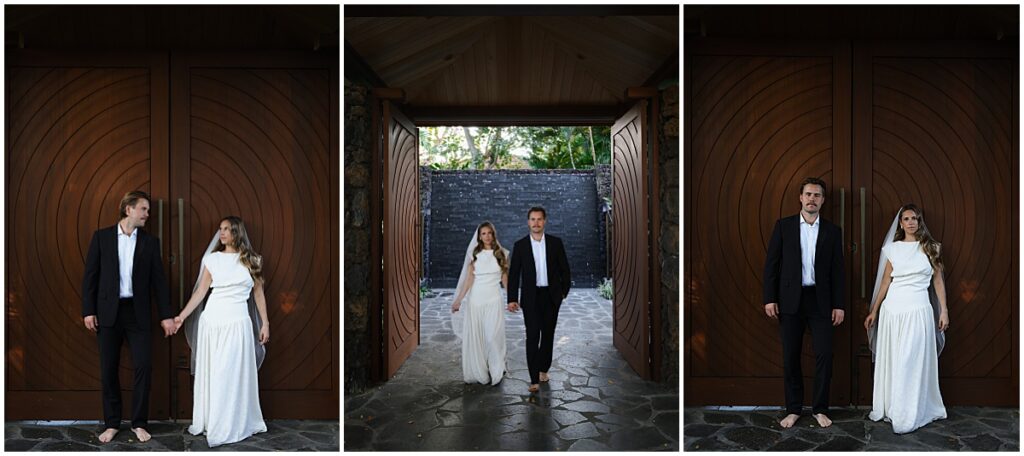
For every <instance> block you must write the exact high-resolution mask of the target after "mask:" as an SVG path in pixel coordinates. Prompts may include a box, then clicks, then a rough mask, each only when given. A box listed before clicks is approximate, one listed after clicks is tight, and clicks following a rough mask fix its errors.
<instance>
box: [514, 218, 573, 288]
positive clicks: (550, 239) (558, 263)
mask: <svg viewBox="0 0 1024 456" xmlns="http://www.w3.org/2000/svg"><path fill="white" fill-rule="evenodd" d="M544 242H545V244H544V253H545V255H546V256H547V258H546V261H547V267H548V289H549V290H551V298H552V299H557V300H558V302H561V301H562V299H564V298H565V296H567V295H568V294H569V288H570V286H571V276H570V275H569V260H568V259H566V257H565V246H564V245H563V244H562V240H561V239H559V238H557V237H554V236H552V235H550V234H547V233H545V234H544ZM520 278H521V279H522V283H520ZM520 287H522V301H520V296H519V289H520ZM536 296H537V265H536V264H534V261H533V247H532V246H531V245H530V236H529V235H527V236H526V237H524V238H522V239H520V240H518V241H516V243H515V245H514V246H512V264H510V265H509V268H508V302H518V303H520V304H526V305H529V304H531V303H533V302H535V301H536ZM558 302H556V304H557V303H558Z"/></svg>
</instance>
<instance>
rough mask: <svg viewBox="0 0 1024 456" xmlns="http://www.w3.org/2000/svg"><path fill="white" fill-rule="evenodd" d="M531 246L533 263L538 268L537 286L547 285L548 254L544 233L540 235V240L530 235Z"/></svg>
mask: <svg viewBox="0 0 1024 456" xmlns="http://www.w3.org/2000/svg"><path fill="white" fill-rule="evenodd" d="M530 247H532V248H533V264H534V266H535V267H536V268H537V286H538V287H546V286H548V260H547V258H548V256H547V244H546V242H545V238H544V235H543V234H541V235H540V240H539V241H538V240H535V239H533V236H530Z"/></svg>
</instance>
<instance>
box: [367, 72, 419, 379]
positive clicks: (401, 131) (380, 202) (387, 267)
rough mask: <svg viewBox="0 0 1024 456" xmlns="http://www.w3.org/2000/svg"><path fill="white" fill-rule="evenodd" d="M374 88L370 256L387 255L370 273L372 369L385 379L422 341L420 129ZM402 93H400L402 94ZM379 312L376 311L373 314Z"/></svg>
mask: <svg viewBox="0 0 1024 456" xmlns="http://www.w3.org/2000/svg"><path fill="white" fill-rule="evenodd" d="M392 92H393V91H389V90H377V91H375V92H374V114H373V131H374V135H375V144H374V149H375V153H374V166H373V169H372V172H373V176H372V177H371V182H374V183H375V185H374V187H373V188H372V189H371V192H372V195H371V200H372V201H375V202H377V203H374V205H373V207H371V213H372V215H371V219H372V220H373V222H372V223H373V226H375V227H380V229H379V230H378V229H375V230H374V231H373V232H372V233H371V236H372V240H371V255H370V256H371V258H383V261H382V262H381V269H379V270H375V271H373V272H372V274H371V282H372V283H371V289H373V290H380V291H379V292H378V293H379V294H376V295H374V296H373V302H372V305H371V313H372V315H374V316H379V320H377V321H378V323H376V324H374V325H372V326H371V335H370V339H371V341H372V344H373V345H372V346H371V375H372V377H373V380H387V379H389V378H391V377H392V376H393V375H395V372H397V371H398V369H399V368H400V367H402V363H404V362H405V360H406V359H408V358H409V356H410V355H412V352H413V351H415V350H416V347H418V346H419V343H420V339H419V336H420V295H419V278H420V272H421V271H420V267H421V264H422V257H421V255H422V252H421V250H422V245H423V243H422V242H420V241H421V239H422V233H421V223H420V221H421V220H422V218H421V215H420V193H419V132H418V130H417V129H416V126H415V125H414V124H413V123H412V121H410V120H409V119H408V118H407V117H406V116H405V115H404V114H402V112H401V111H400V110H399V108H398V107H397V106H396V105H395V103H393V102H392V101H391V99H390V98H391V95H390V94H391V93H392ZM399 98H400V97H399ZM375 318H378V317H375Z"/></svg>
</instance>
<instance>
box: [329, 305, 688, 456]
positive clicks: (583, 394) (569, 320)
mask: <svg viewBox="0 0 1024 456" xmlns="http://www.w3.org/2000/svg"><path fill="white" fill-rule="evenodd" d="M452 291H453V290H438V291H437V292H435V293H433V295H432V296H430V297H427V298H424V299H422V301H421V304H420V305H421V308H422V311H421V317H422V318H421V323H420V347H419V348H417V349H416V351H415V352H414V353H413V355H412V356H411V357H410V358H409V359H408V360H407V361H406V362H405V364H404V365H403V366H402V367H401V368H400V369H399V370H398V372H397V373H396V374H395V376H394V378H392V379H391V380H389V381H388V382H386V383H384V384H383V385H381V386H378V387H376V388H373V389H371V390H369V391H367V392H364V393H362V394H360V395H356V396H352V397H347V398H346V399H345V430H344V435H343V439H344V440H345V444H344V446H345V451H354V450H355V451H358V450H405V451H412V450H424V451H447V450H470V451H472V450H479V451H492V450H505V451H515V450H535V451H565V450H573V451H576V450H584V451H602V450H671V451H678V450H679V391H678V387H677V385H664V384H658V383H654V382H648V381H644V380H642V379H641V378H640V377H639V376H638V375H637V374H636V373H635V372H633V370H632V369H631V368H630V367H629V366H628V365H627V364H626V362H625V360H623V359H622V356H620V355H619V353H618V351H616V349H615V348H614V347H613V346H612V330H611V325H612V315H611V313H612V306H611V301H609V300H606V299H603V298H601V296H600V295H598V294H597V292H596V290H593V289H583V290H573V291H572V292H570V295H569V298H568V300H567V301H565V302H564V303H563V304H562V308H561V311H560V312H559V317H558V327H557V329H556V332H555V349H554V360H553V363H552V369H551V372H550V375H551V381H550V382H548V383H547V384H542V386H541V392H540V393H539V394H533V395H531V394H530V393H529V392H528V391H527V387H528V386H529V373H528V372H527V369H526V350H525V342H524V341H525V337H526V332H525V327H524V326H523V317H522V314H521V313H516V314H508V313H506V318H505V324H506V326H505V333H506V340H507V343H508V360H507V363H506V367H507V369H508V374H506V376H505V378H504V379H503V380H502V381H501V383H500V384H498V385H496V386H490V385H479V384H474V385H467V384H465V383H463V380H462V361H461V360H462V358H461V345H460V341H459V340H458V339H457V338H456V337H455V335H454V334H453V333H452V331H451V323H450V320H449V317H448V316H449V313H450V310H449V309H450V306H451V301H452Z"/></svg>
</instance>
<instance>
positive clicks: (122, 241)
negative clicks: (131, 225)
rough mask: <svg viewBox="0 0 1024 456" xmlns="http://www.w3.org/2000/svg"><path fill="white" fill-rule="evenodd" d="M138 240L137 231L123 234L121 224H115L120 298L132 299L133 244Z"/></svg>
mask: <svg viewBox="0 0 1024 456" xmlns="http://www.w3.org/2000/svg"><path fill="white" fill-rule="evenodd" d="M138 238H139V229H138V228H135V229H133V230H132V233H131V234H125V232H124V229H123V228H121V224H120V223H118V224H117V269H118V271H119V272H120V274H121V293H120V295H121V297H122V298H130V297H132V296H133V295H132V264H133V262H134V261H135V242H136V241H137V240H138Z"/></svg>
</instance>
